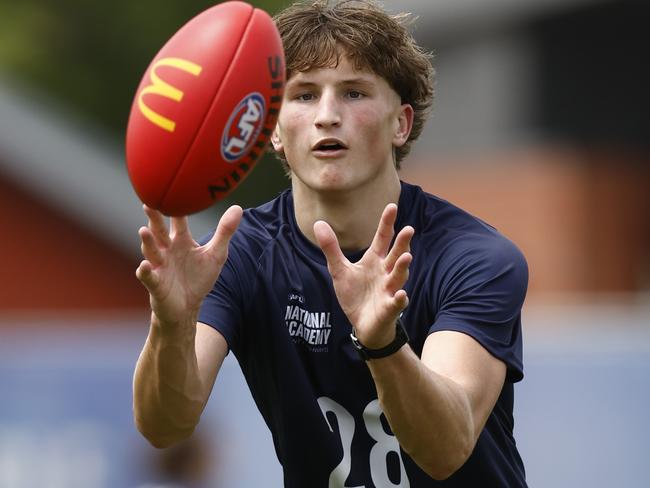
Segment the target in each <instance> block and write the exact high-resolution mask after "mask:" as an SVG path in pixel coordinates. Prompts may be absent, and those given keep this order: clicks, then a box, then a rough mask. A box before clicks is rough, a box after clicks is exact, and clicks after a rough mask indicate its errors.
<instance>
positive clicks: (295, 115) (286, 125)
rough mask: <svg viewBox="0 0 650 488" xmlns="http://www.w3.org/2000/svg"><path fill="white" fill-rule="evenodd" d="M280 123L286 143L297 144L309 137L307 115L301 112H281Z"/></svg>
mask: <svg viewBox="0 0 650 488" xmlns="http://www.w3.org/2000/svg"><path fill="white" fill-rule="evenodd" d="M278 125H279V127H280V132H281V134H282V138H283V142H284V143H285V145H287V144H291V145H293V146H296V145H297V144H300V142H301V141H302V139H304V138H305V137H307V136H306V133H307V129H308V125H307V117H306V116H305V115H304V114H301V113H300V112H289V113H287V112H285V113H281V114H280V120H279V123H278Z"/></svg>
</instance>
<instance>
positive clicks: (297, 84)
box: [287, 78, 373, 88]
mask: <svg viewBox="0 0 650 488" xmlns="http://www.w3.org/2000/svg"><path fill="white" fill-rule="evenodd" d="M337 85H340V86H350V85H352V86H359V85H361V86H367V87H371V86H373V82H372V81H370V80H368V79H366V78H346V79H344V80H341V81H340V82H338V83H337ZM289 86H290V87H291V88H313V87H317V86H318V83H316V82H314V81H308V80H305V81H292V80H289V82H288V83H287V87H289Z"/></svg>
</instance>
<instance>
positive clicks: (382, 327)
mask: <svg viewBox="0 0 650 488" xmlns="http://www.w3.org/2000/svg"><path fill="white" fill-rule="evenodd" d="M396 218H397V205H395V204H394V203H391V204H388V205H387V206H386V208H385V209H384V212H383V214H382V216H381V219H380V221H379V226H378V227H377V232H376V233H375V237H374V239H373V241H372V244H371V245H370V247H369V248H368V250H367V251H366V252H365V254H364V255H363V257H362V258H361V259H360V260H359V261H358V262H356V263H351V262H350V261H349V260H348V259H347V258H346V257H345V255H344V254H343V252H342V251H341V248H340V246H339V242H338V239H337V238H336V234H335V233H334V231H333V230H332V228H331V227H330V226H329V225H328V224H327V223H326V222H324V221H322V220H321V221H318V222H316V223H315V224H314V234H315V236H316V240H317V241H318V244H319V246H320V248H321V249H322V250H323V253H324V254H325V257H326V258H327V267H328V269H329V272H330V274H331V275H332V281H333V283H334V290H335V291H336V296H337V298H338V300H339V304H340V305H341V308H342V309H343V311H344V312H345V314H346V315H347V317H348V319H349V320H350V323H351V324H352V325H353V327H354V329H355V333H356V336H357V338H358V339H359V341H361V343H362V344H364V345H365V346H366V347H369V348H373V349H374V348H380V347H384V346H386V345H387V344H389V343H390V342H391V341H392V340H393V338H394V337H395V322H396V320H397V317H398V316H399V314H400V312H401V311H402V310H403V309H404V308H405V307H406V306H407V305H408V296H407V294H406V291H404V290H403V289H402V287H403V286H404V284H405V283H406V280H407V279H408V272H409V271H408V269H409V265H410V264H411V260H412V256H411V253H410V252H409V251H410V244H411V238H412V237H413V234H414V232H415V231H414V230H413V227H410V226H407V227H404V228H403V229H402V230H400V232H399V233H398V234H397V237H396V238H395V242H394V244H393V246H392V247H391V241H392V239H393V235H394V231H393V226H394V225H395V219H396Z"/></svg>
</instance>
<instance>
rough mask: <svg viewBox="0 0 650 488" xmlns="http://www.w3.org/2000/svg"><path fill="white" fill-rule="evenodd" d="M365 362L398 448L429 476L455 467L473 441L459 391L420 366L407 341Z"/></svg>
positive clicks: (467, 406)
mask: <svg viewBox="0 0 650 488" xmlns="http://www.w3.org/2000/svg"><path fill="white" fill-rule="evenodd" d="M368 366H369V368H370V371H371V373H372V376H373V378H374V381H375V385H376V387H377V393H378V396H379V401H380V403H381V406H382V409H383V411H384V414H385V415H386V417H387V419H388V422H389V424H390V426H391V429H392V430H393V433H394V434H395V435H396V436H397V439H398V440H399V443H400V445H401V447H402V449H404V450H405V451H406V452H407V453H408V454H409V456H411V458H412V459H413V460H414V461H415V462H416V463H417V464H418V465H419V466H420V467H421V468H422V469H423V470H424V471H425V472H427V473H428V474H429V475H430V476H431V477H433V478H435V479H445V478H447V477H449V476H450V475H451V474H453V473H454V472H455V471H456V470H458V468H460V467H461V466H462V465H463V464H464V463H465V461H466V460H467V458H468V457H469V455H470V454H471V452H472V450H473V449H474V445H475V442H476V439H475V435H474V422H473V418H472V413H471V407H470V403H469V399H468V397H467V395H466V393H465V392H464V390H463V389H462V388H461V387H460V386H459V385H458V384H456V383H454V382H453V381H451V380H450V379H448V378H445V377H443V376H441V375H438V374H436V373H435V372H433V371H432V370H431V369H429V368H428V367H427V366H425V364H424V363H422V361H420V359H419V358H418V357H417V356H416V355H415V354H414V353H413V351H412V350H411V349H410V347H408V345H407V346H404V347H402V348H401V349H400V350H399V351H398V352H397V353H395V354H393V355H391V356H388V357H386V358H382V359H374V360H371V361H369V362H368Z"/></svg>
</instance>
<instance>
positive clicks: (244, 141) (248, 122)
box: [221, 92, 266, 163]
mask: <svg viewBox="0 0 650 488" xmlns="http://www.w3.org/2000/svg"><path fill="white" fill-rule="evenodd" d="M265 110H266V105H265V103H264V97H263V96H262V95H261V94H259V93H257V92H255V93H250V94H248V95H246V97H244V99H243V100H242V101H241V102H239V104H238V105H237V107H235V110H233V112H232V114H230V118H229V119H228V123H227V124H226V127H225V129H224V131H223V136H222V137H221V156H223V159H224V160H225V161H227V162H229V163H232V162H235V161H237V160H238V159H239V158H241V157H243V156H245V155H246V153H247V152H248V150H249V149H250V148H251V146H252V145H253V144H254V143H255V141H256V140H257V136H258V135H259V133H260V130H261V129H262V126H263V125H264V116H265Z"/></svg>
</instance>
